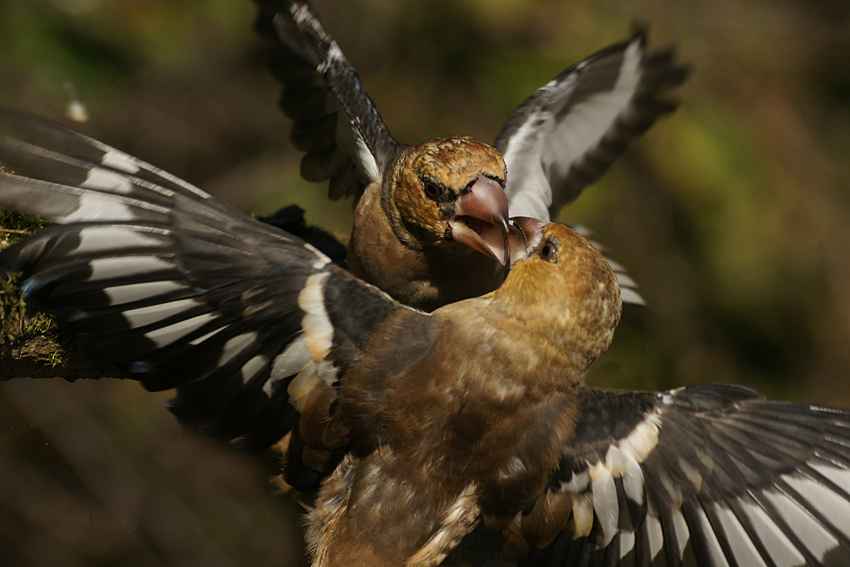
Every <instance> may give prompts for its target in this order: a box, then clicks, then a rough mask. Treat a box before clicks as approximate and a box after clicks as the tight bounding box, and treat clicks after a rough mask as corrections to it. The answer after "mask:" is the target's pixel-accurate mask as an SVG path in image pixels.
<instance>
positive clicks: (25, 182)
mask: <svg viewBox="0 0 850 567" xmlns="http://www.w3.org/2000/svg"><path fill="white" fill-rule="evenodd" d="M0 165H2V166H3V168H2V170H0V206H3V207H8V208H12V209H16V210H19V211H23V212H29V213H32V214H36V215H39V216H42V217H44V218H46V219H48V220H50V221H52V222H53V223H55V224H54V225H52V226H50V227H48V228H47V229H45V230H42V231H40V232H38V233H36V234H35V235H33V236H32V237H30V238H28V239H26V240H24V241H22V242H20V243H18V244H17V245H15V246H13V247H11V248H8V249H6V250H4V251H3V252H2V253H0V273H7V272H9V273H18V272H20V273H21V274H22V275H21V278H20V280H19V285H20V288H21V290H22V291H23V293H24V295H25V297H27V298H36V299H38V300H39V301H40V302H41V304H42V305H43V306H45V307H48V308H49V309H51V310H53V312H54V313H55V316H56V319H57V321H58V322H59V323H60V324H61V325H62V326H63V327H64V329H66V330H67V331H69V332H70V333H71V334H73V335H74V336H75V337H76V339H77V340H78V341H79V343H80V344H81V345H82V347H83V348H84V350H85V351H87V352H88V354H89V355H90V356H91V357H92V359H93V360H94V361H96V362H99V363H103V364H110V365H114V366H116V367H118V368H120V369H121V370H123V371H124V372H125V373H126V374H127V375H128V376H129V377H131V378H134V379H137V380H140V381H141V382H142V383H143V384H144V386H145V387H146V388H148V389H150V390H164V389H169V388H177V392H178V396H177V398H176V399H175V400H173V401H172V406H171V409H172V411H174V413H176V414H177V416H178V417H179V418H181V420H182V421H184V422H188V423H191V424H193V425H196V426H199V427H200V428H201V429H202V430H204V431H205V433H207V434H209V435H211V436H213V437H216V438H220V439H225V440H231V439H235V438H241V439H242V442H243V443H244V444H245V446H246V447H247V448H251V449H255V450H262V449H264V448H265V447H267V446H268V445H269V444H271V443H274V442H276V441H277V440H278V439H279V438H280V437H281V436H282V435H283V434H284V433H286V431H288V430H290V429H291V428H292V426H293V423H294V422H295V420H297V419H298V413H297V412H296V410H298V411H301V410H303V409H304V404H305V401H304V398H305V396H307V395H308V394H310V393H311V392H312V391H313V390H314V389H316V388H315V387H316V386H319V385H321V386H323V387H325V388H335V387H336V381H337V380H339V377H340V376H341V375H342V374H344V371H345V368H346V367H347V365H348V363H349V362H350V360H351V359H352V357H354V356H356V355H357V353H358V352H359V348H360V343H361V341H362V339H363V337H364V336H365V335H366V333H368V332H369V330H370V329H371V328H372V327H373V326H374V325H376V324H378V323H379V322H380V321H381V320H382V319H383V317H385V316H386V315H387V314H388V313H390V312H392V311H393V310H395V309H401V308H402V307H401V306H400V305H399V304H397V303H395V302H393V301H392V300H390V299H389V298H388V297H387V296H386V295H385V294H383V293H382V292H380V291H378V290H377V289H375V288H372V287H371V286H367V285H366V284H363V283H362V282H360V281H359V280H356V279H355V278H354V277H353V276H351V275H350V274H348V272H346V271H345V270H342V269H341V268H339V267H337V266H335V265H334V264H333V263H331V262H330V260H329V259H328V258H327V257H326V256H325V255H324V254H322V253H321V252H319V251H318V250H316V249H315V248H313V247H312V246H310V245H308V244H306V243H304V242H303V241H301V240H299V239H297V238H295V237H293V236H291V235H289V234H287V233H285V232H283V231H281V230H278V229H276V228H274V227H271V226H269V225H266V224H263V223H261V222H258V221H256V220H254V219H252V218H250V217H248V216H247V215H245V214H243V213H241V212H240V211H238V210H236V209H234V208H232V207H230V206H229V205H226V204H225V203H222V202H221V201H218V200H217V199H215V198H213V197H211V196H210V195H208V194H206V193H204V192H203V191H201V190H200V189H198V188H196V187H193V186H192V185H190V184H188V183H186V182H184V181H182V180H180V179H177V178H175V177H173V176H171V175H169V174H167V173H165V172H163V171H160V170H158V169H156V168H154V167H153V166H151V165H149V164H146V163H144V162H142V161H140V160H137V159H135V158H133V157H131V156H129V155H127V154H124V153H122V152H120V151H118V150H115V149H113V148H111V147H109V146H107V145H105V144H102V143H100V142H97V141H95V140H92V139H90V138H87V137H86V136H83V135H81V134H78V133H76V132H73V131H71V130H68V129H66V128H63V127H61V126H58V125H55V124H53V123H50V122H48V121H45V120H42V119H38V118H35V117H32V116H29V115H23V114H16V113H12V112H6V111H0ZM351 304H357V305H359V306H361V307H362V309H361V310H359V311H358V312H356V313H355V312H353V311H352V308H351ZM293 377H295V378H293ZM296 382H297V384H296V385H295V386H293V384H295V383H296ZM290 400H292V401H293V402H294V407H293V406H291V405H290Z"/></svg>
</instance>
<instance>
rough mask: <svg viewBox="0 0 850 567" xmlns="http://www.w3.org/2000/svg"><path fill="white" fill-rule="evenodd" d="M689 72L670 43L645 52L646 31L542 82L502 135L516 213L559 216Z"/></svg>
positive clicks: (664, 109)
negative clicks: (680, 63) (664, 46)
mask: <svg viewBox="0 0 850 567" xmlns="http://www.w3.org/2000/svg"><path fill="white" fill-rule="evenodd" d="M686 77H687V69H686V68H684V67H681V66H679V65H678V64H677V62H676V59H675V57H674V54H673V52H672V50H667V51H661V52H655V53H647V50H646V36H645V35H644V34H643V33H640V34H637V35H636V36H635V37H634V38H632V39H631V40H629V41H626V42H623V43H618V44H615V45H612V46H610V47H607V48H606V49H603V50H602V51H599V52H597V53H595V54H593V55H591V56H590V57H588V58H586V59H583V60H582V61H579V62H578V63H576V64H575V65H573V66H571V67H569V68H568V69H566V70H565V71H564V72H562V73H561V74H560V75H558V76H557V77H555V78H554V79H553V80H552V81H550V82H549V83H548V84H546V85H545V86H543V87H542V88H540V89H538V90H537V92H535V93H534V94H533V95H532V96H531V97H529V98H528V99H527V100H526V101H525V102H524V103H523V104H522V105H521V106H519V108H517V109H516V110H515V111H514V113H513V114H512V115H511V117H510V118H509V119H508V121H507V123H506V124H505V126H504V127H503V128H502V131H501V132H500V133H499V136H498V138H497V139H496V148H497V149H498V150H499V151H500V152H502V155H503V156H504V158H505V162H506V163H507V166H508V180H507V187H506V188H505V191H506V192H507V195H508V202H509V203H510V207H511V214H512V215H515V216H526V217H533V218H539V219H544V220H556V219H557V218H558V214H559V212H560V210H561V208H562V207H563V206H565V205H567V204H569V203H571V202H572V201H574V200H575V199H576V198H577V197H578V196H579V194H580V193H581V191H582V190H583V189H584V188H585V187H586V186H587V185H589V184H591V183H593V182H594V181H596V180H597V179H599V177H600V176H602V174H603V173H605V172H606V171H607V170H608V168H609V167H610V166H611V165H612V164H613V163H614V162H615V161H616V160H617V159H618V158H619V157H620V156H621V155H622V154H623V152H625V151H626V148H628V146H629V144H631V143H632V142H633V141H634V140H636V139H637V138H638V137H639V136H641V135H642V134H643V133H644V132H645V131H646V130H647V129H648V128H649V127H650V126H652V124H653V123H654V122H655V121H656V120H657V119H658V117H659V116H661V115H663V114H666V113H669V112H671V111H672V110H674V109H675V108H676V104H675V103H673V102H670V101H666V100H663V99H662V98H660V97H661V96H662V95H664V94H665V93H666V92H667V91H668V90H670V89H672V88H674V87H676V86H678V85H680V84H682V82H684V80H685V78H686Z"/></svg>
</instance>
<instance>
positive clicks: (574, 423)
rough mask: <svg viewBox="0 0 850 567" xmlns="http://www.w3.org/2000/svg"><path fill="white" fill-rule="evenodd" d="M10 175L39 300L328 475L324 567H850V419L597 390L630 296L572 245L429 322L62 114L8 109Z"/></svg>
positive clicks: (515, 242) (555, 248)
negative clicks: (27, 219) (39, 222)
mask: <svg viewBox="0 0 850 567" xmlns="http://www.w3.org/2000/svg"><path fill="white" fill-rule="evenodd" d="M0 164H2V166H3V167H2V168H0V206H3V207H8V208H12V209H15V210H19V211H22V212H29V213H32V214H37V215H39V216H42V217H43V218H46V219H48V220H50V221H51V222H52V223H53V224H52V225H50V226H48V227H47V228H45V229H43V230H41V231H39V232H37V233H35V234H34V235H31V236H29V237H28V238H26V239H24V240H22V241H20V242H18V243H16V244H15V245H13V246H11V247H9V248H7V249H5V250H3V251H2V252H0V273H3V274H15V278H16V281H17V284H18V286H19V288H20V290H21V292H22V293H23V295H24V297H25V298H26V299H27V300H28V301H38V302H39V303H40V304H41V305H42V306H44V307H45V308H47V309H50V310H52V311H53V313H54V314H55V318H56V320H57V322H58V324H59V325H60V326H61V327H62V328H63V329H65V331H66V332H68V333H70V334H72V335H74V336H75V337H76V338H77V340H78V342H79V344H80V346H81V347H82V348H83V349H84V351H85V352H87V353H88V356H90V357H92V359H93V360H95V361H97V362H99V363H101V364H110V365H113V366H114V367H116V368H118V369H120V370H121V371H122V372H124V373H125V375H126V376H127V377H128V378H132V379H135V380H138V381H140V382H141V383H142V385H143V386H144V387H146V388H147V389H149V390H154V391H157V390H168V389H172V388H176V390H177V397H176V399H175V401H173V402H172V403H171V406H170V407H171V409H172V411H174V412H175V413H177V414H178V417H180V418H181V420H183V421H184V422H192V423H195V424H196V425H199V426H200V427H201V428H202V429H205V430H206V431H207V432H208V433H210V434H211V435H213V436H217V437H219V438H221V439H224V440H232V439H239V440H242V441H246V442H247V441H250V442H254V443H267V444H271V443H274V442H275V441H276V440H278V439H280V438H281V437H282V436H284V435H286V434H287V432H293V431H299V432H300V439H301V444H302V445H301V447H300V449H299V450H300V455H301V457H303V458H304V459H306V460H310V461H316V462H320V463H319V464H324V465H326V466H327V467H328V468H329V469H330V470H328V472H327V475H326V477H325V478H324V480H323V482H322V485H321V488H320V489H319V491H318V494H317V497H316V501H315V506H314V507H312V508H311V509H310V511H309V512H308V514H307V520H306V539H307V542H308V545H309V550H310V553H311V558H312V561H313V565H315V566H317V567H325V566H334V565H341V564H345V565H370V566H371V567H381V566H384V565H399V564H405V565H409V566H411V567H425V566H433V565H441V564H442V565H498V564H502V563H499V562H500V561H508V562H514V564H516V565H529V566H531V565H533V566H553V567H554V566H556V565H577V566H591V565H637V566H648V565H658V564H661V565H686V566H701V567H704V566H708V565H810V566H816V565H845V564H847V563H848V561H850V528H848V526H849V525H850V523H848V521H847V519H848V518H850V411H848V410H846V409H838V408H828V407H820V406H814V405H809V404H795V403H787V402H777V401H768V400H766V399H764V398H763V397H762V396H760V395H759V394H758V393H756V392H754V391H753V390H750V389H747V388H743V387H740V386H735V385H722V384H715V385H699V386H689V387H683V388H678V389H674V390H669V391H664V392H623V391H612V390H605V389H598V388H593V387H590V386H588V385H586V384H585V383H584V381H583V376H584V374H585V372H586V370H587V368H588V367H589V366H590V365H591V364H592V363H593V362H594V360H596V359H597V358H598V357H599V356H601V355H602V354H603V352H604V351H605V350H606V349H607V348H608V346H609V344H610V343H611V340H612V337H613V334H614V331H615V328H616V326H617V324H618V321H619V318H620V315H621V310H622V298H621V292H620V288H619V284H618V281H617V278H616V275H615V273H614V272H613V270H612V268H611V267H610V264H609V263H608V262H607V261H606V259H605V258H604V257H603V256H602V254H601V253H600V252H599V251H598V250H596V249H595V248H594V247H593V246H592V245H591V244H590V243H589V242H588V241H587V240H586V239H584V238H583V237H582V236H581V235H579V234H578V233H576V232H575V231H573V230H571V229H570V228H568V227H566V226H564V225H561V224H557V223H550V222H547V221H544V220H541V219H534V218H529V217H522V218H515V219H513V220H512V222H511V225H510V227H509V230H508V233H507V234H508V239H507V245H508V247H509V249H510V254H511V258H512V259H513V261H512V267H511V269H510V271H509V272H508V274H507V276H506V278H505V281H504V282H503V283H502V285H501V286H499V287H498V288H497V289H496V290H494V291H492V292H489V293H487V294H484V295H482V296H479V297H475V298H470V299H466V300H462V301H459V302H456V303H452V304H449V305H446V306H443V307H440V308H438V309H435V310H434V311H433V312H430V313H429V312H425V311H422V310H418V309H415V308H412V307H410V306H407V305H404V304H402V303H400V302H398V301H396V300H394V299H393V298H392V297H390V296H389V295H388V294H387V293H385V292H383V291H381V290H380V289H378V288H377V287H375V286H373V285H371V284H368V283H367V282H364V281H363V280H361V279H359V278H357V277H356V276H355V275H353V274H351V273H350V272H349V271H347V270H345V269H343V268H341V267H340V266H338V265H336V264H335V263H334V262H333V261H331V259H330V258H329V257H327V256H326V255H325V254H323V253H322V252H320V251H319V250H318V249H316V248H315V247H313V246H311V245H309V244H307V243H305V242H304V241H302V240H300V239H298V238H297V237H295V236H293V235H291V234H288V233H286V232H284V231H282V230H280V229H278V228H276V227H274V226H271V225H268V224H264V223H261V222H260V221H258V220H256V219H254V218H252V217H249V216H247V215H245V214H244V213H242V212H240V211H238V210H236V209H234V208H232V207H230V206H229V205H227V204H225V203H223V202H221V201H219V200H217V199H215V198H214V197H212V196H210V195H209V194H207V193H205V192H204V191H202V190H201V189H199V188H197V187H195V186H193V185H191V184H189V183H187V182H186V181H183V180H181V179H178V178H176V177H174V176H172V175H170V174H168V173H166V172H164V171H162V170H159V169H157V168H156V167H154V166H152V165H150V164H147V163H145V162H142V161H141V160H138V159H136V158H134V157H132V156H129V155H128V154H125V153H123V152H120V151H119V150H116V149H114V148H112V147H110V146H108V145H106V144H103V143H101V142H98V141H96V140H93V139H91V138H88V137H86V136H84V135H82V134H79V133H76V132H73V131H71V130H68V129H66V128H64V127H62V126H59V125H56V124H53V123H51V122H48V121H46V120H43V119H39V118H37V117H33V116H31V115H27V114H21V113H17V112H12V111H0ZM314 470H318V469H314Z"/></svg>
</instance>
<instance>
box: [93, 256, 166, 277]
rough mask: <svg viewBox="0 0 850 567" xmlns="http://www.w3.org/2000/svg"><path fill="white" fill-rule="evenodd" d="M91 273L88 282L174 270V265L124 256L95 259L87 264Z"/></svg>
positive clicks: (154, 259) (142, 257)
mask: <svg viewBox="0 0 850 567" xmlns="http://www.w3.org/2000/svg"><path fill="white" fill-rule="evenodd" d="M89 266H90V267H91V270H92V273H91V275H90V276H89V277H88V281H91V282H94V281H98V280H106V279H111V278H117V277H121V278H131V277H134V276H141V275H144V274H148V273H150V272H158V271H164V270H172V269H174V264H173V263H171V262H170V261H168V260H163V259H161V258H155V257H152V256H124V257H121V258H97V259H95V260H92V261H90V262H89Z"/></svg>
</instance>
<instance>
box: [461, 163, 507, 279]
mask: <svg viewBox="0 0 850 567" xmlns="http://www.w3.org/2000/svg"><path fill="white" fill-rule="evenodd" d="M449 225H450V226H451V227H452V238H453V239H454V240H457V241H458V242H461V243H463V244H466V245H467V246H469V247H470V248H474V249H475V250H478V251H479V252H481V253H482V254H484V255H486V256H489V257H490V258H492V259H494V260H496V261H497V262H499V263H500V264H507V265H510V261H511V258H510V247H509V245H508V240H507V238H508V199H507V197H505V191H504V189H502V186H501V185H499V184H498V183H497V182H495V181H493V180H492V179H490V178H488V177H483V176H482V177H479V178H478V181H476V182H475V184H474V185H473V186H472V187H471V188H470V191H469V192H468V193H466V194H465V195H463V196H462V197H460V199H458V202H457V205H456V208H455V215H454V216H453V217H452V218H450V219H449Z"/></svg>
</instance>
